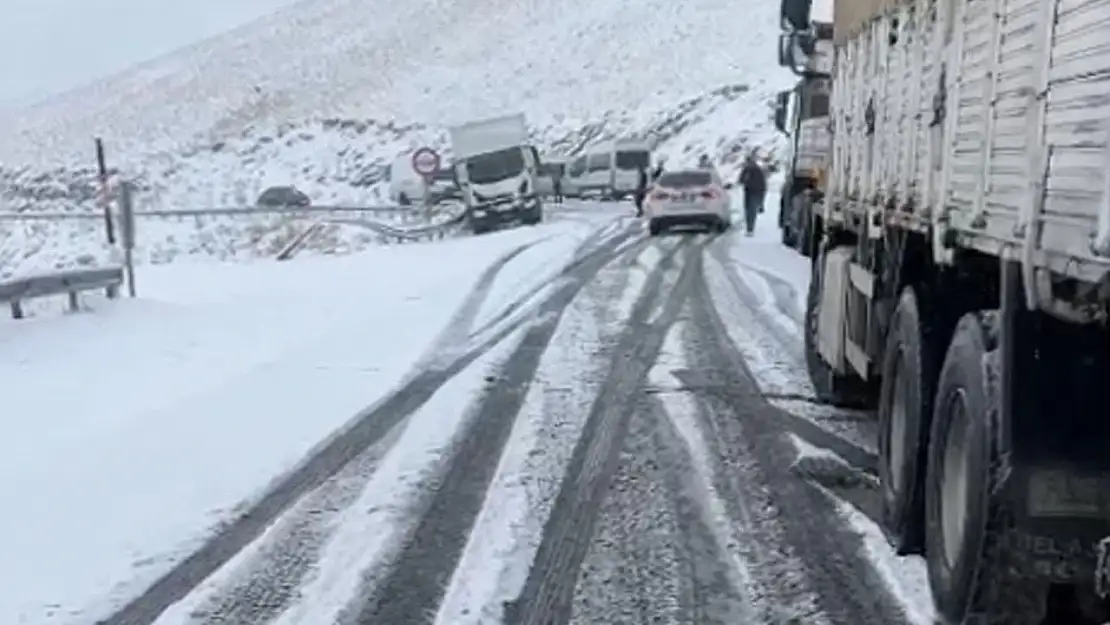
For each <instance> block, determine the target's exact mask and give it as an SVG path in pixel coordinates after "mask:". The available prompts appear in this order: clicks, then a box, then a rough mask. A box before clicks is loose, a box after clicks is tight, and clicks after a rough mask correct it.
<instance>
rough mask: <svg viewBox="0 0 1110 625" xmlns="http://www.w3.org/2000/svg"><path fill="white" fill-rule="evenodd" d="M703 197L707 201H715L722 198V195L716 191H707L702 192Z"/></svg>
mask: <svg viewBox="0 0 1110 625" xmlns="http://www.w3.org/2000/svg"><path fill="white" fill-rule="evenodd" d="M701 196H702V197H703V198H705V199H707V200H715V199H717V198H719V197H721V194H720V193H718V192H717V190H716V189H706V190H705V191H702V192H701Z"/></svg>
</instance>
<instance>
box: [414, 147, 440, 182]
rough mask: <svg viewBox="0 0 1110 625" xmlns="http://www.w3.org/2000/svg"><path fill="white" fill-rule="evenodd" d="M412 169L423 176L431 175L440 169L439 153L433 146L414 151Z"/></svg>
mask: <svg viewBox="0 0 1110 625" xmlns="http://www.w3.org/2000/svg"><path fill="white" fill-rule="evenodd" d="M412 169H413V171H415V172H416V173H418V174H420V175H421V176H425V177H427V176H431V175H432V174H434V173H436V172H437V171H439V154H438V153H437V152H436V151H435V150H433V149H432V148H420V149H419V150H417V151H415V152H413V153H412Z"/></svg>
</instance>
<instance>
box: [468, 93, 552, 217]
mask: <svg viewBox="0 0 1110 625" xmlns="http://www.w3.org/2000/svg"><path fill="white" fill-rule="evenodd" d="M449 133H450V137H451V152H452V156H453V158H454V161H453V162H454V168H455V177H456V179H457V182H458V187H459V189H460V190H461V192H462V197H463V202H464V203H465V205H466V211H467V213H466V214H467V222H468V223H469V225H470V229H471V230H472V231H473V232H474V233H475V234H481V233H484V232H487V231H489V230H493V229H495V228H497V227H499V226H501V225H504V224H506V223H525V224H537V223H539V222H540V221H542V220H543V202H542V200H541V199H540V196H539V194H538V193H537V189H536V178H537V177H538V176H539V167H540V157H539V152H538V151H537V150H536V148H535V147H534V146H532V145H531V144H530V143H529V140H528V126H527V123H526V121H525V118H524V115H523V114H516V115H506V116H502V117H492V118H489V119H481V120H476V121H472V122H468V123H466V124H461V125H459V126H453V127H451V128H450V129H449Z"/></svg>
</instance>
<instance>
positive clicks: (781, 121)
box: [775, 91, 790, 135]
mask: <svg viewBox="0 0 1110 625" xmlns="http://www.w3.org/2000/svg"><path fill="white" fill-rule="evenodd" d="M789 105H790V92H789V91H780V92H778V95H777V96H775V129H776V130H778V131H779V132H781V133H782V134H784V135H789V134H790V132H789V131H788V130H787V129H786V108H787V106H789Z"/></svg>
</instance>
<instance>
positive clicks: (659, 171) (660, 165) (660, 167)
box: [651, 159, 663, 182]
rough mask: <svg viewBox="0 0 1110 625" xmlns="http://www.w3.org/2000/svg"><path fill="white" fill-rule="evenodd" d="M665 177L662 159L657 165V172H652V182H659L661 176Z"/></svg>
mask: <svg viewBox="0 0 1110 625" xmlns="http://www.w3.org/2000/svg"><path fill="white" fill-rule="evenodd" d="M662 175H663V160H662V159H660V160H659V163H657V164H656V165H655V171H653V172H651V181H652V182H655V181H656V180H659V176H662Z"/></svg>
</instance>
